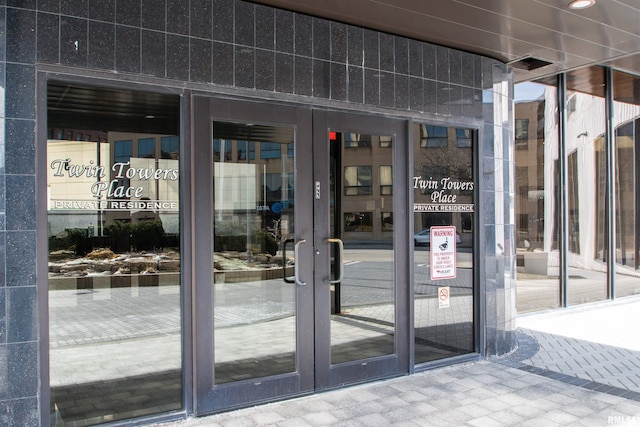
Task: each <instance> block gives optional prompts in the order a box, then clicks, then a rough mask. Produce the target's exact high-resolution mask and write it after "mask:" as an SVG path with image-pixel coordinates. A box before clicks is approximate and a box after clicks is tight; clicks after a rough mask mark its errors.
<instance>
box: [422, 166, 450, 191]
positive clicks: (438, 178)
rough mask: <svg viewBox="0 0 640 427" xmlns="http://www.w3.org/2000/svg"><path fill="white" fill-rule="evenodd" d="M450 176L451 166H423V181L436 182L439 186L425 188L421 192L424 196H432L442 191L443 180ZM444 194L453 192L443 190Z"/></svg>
mask: <svg viewBox="0 0 640 427" xmlns="http://www.w3.org/2000/svg"><path fill="white" fill-rule="evenodd" d="M448 176H449V166H433V165H422V179H425V180H429V181H433V182H436V183H437V184H438V185H437V186H427V188H423V189H421V190H420V192H421V193H422V194H431V193H433V192H434V191H440V183H441V182H442V178H446V177H448ZM443 191H444V194H449V193H451V190H446V189H445V190H443Z"/></svg>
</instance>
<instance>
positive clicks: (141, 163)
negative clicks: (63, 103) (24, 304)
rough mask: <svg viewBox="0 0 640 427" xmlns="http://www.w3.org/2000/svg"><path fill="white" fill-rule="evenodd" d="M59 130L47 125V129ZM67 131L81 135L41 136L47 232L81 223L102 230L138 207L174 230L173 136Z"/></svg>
mask: <svg viewBox="0 0 640 427" xmlns="http://www.w3.org/2000/svg"><path fill="white" fill-rule="evenodd" d="M64 132H65V131H64V130H57V129H50V132H49V133H50V135H64ZM73 135H85V136H87V138H86V139H75V140H66V139H65V140H58V139H50V140H48V142H47V157H48V165H49V167H48V170H47V173H48V201H47V202H48V208H49V213H50V216H49V218H50V221H49V233H50V234H51V235H55V234H58V233H60V232H62V231H64V229H65V228H79V229H82V228H86V229H87V230H91V233H92V234H93V235H98V236H102V235H103V231H104V228H105V227H107V226H108V225H110V224H112V223H113V222H115V221H119V222H130V221H131V218H132V216H135V215H137V216H139V213H140V212H144V211H153V212H155V213H156V214H157V215H159V217H160V218H161V220H162V221H163V224H166V225H165V231H166V232H168V233H173V234H178V232H179V226H178V218H177V211H178V200H179V198H178V197H179V173H178V171H179V164H178V158H179V151H178V149H179V139H178V137H177V136H173V135H149V134H135V133H123V132H84V133H82V134H81V133H79V132H76V133H75V134H69V135H68V136H72V137H73ZM87 139H88V140H87ZM127 202H129V203H127ZM134 202H137V203H134Z"/></svg>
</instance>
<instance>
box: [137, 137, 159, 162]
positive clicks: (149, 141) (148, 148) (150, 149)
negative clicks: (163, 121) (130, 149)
mask: <svg viewBox="0 0 640 427" xmlns="http://www.w3.org/2000/svg"><path fill="white" fill-rule="evenodd" d="M138 157H140V158H144V159H153V158H155V157H156V139H155V138H140V139H138Z"/></svg>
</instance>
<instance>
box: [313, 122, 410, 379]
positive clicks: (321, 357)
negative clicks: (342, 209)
mask: <svg viewBox="0 0 640 427" xmlns="http://www.w3.org/2000/svg"><path fill="white" fill-rule="evenodd" d="M409 126H410V120H407V119H402V118H389V117H384V116H379V115H373V114H363V113H356V112H344V111H326V110H317V109H316V110H314V111H313V130H314V134H313V140H314V142H313V151H314V182H315V183H316V185H318V183H319V185H320V189H321V190H322V189H324V190H322V191H321V197H320V199H317V198H315V199H314V247H315V249H316V251H315V254H316V255H315V262H316V269H315V277H314V283H315V288H314V292H315V295H314V296H315V320H316V325H317V326H316V342H315V366H316V374H315V379H316V390H323V389H330V388H335V387H339V386H342V385H345V384H349V383H358V382H364V381H368V380H372V379H380V378H384V377H391V376H397V375H402V374H408V373H409V372H410V354H411V351H412V348H413V343H412V340H411V335H410V334H411V328H410V325H409V322H410V310H411V307H410V304H409V302H410V300H411V289H410V283H411V280H410V279H411V277H410V273H411V263H410V258H411V257H410V256H409V251H410V246H411V245H410V241H409V240H408V239H409V236H411V234H410V233H409V227H410V220H411V218H410V212H409V210H408V206H409V186H408V185H402V183H404V182H406V179H407V177H409V169H408V168H409V161H408V149H407V147H408V146H409V140H408V137H409ZM330 130H335V131H346V130H348V131H351V132H359V133H364V134H370V135H371V134H372V135H390V134H391V135H392V136H393V137H394V140H393V146H392V149H393V151H392V152H393V182H394V191H393V207H394V209H393V214H394V229H393V241H394V276H393V277H394V283H395V292H394V298H395V313H394V314H395V316H394V319H395V327H396V329H395V335H394V342H395V354H393V355H387V356H381V357H376V358H372V359H364V360H357V361H353V362H347V363H342V364H338V365H331V342H330V329H329V328H330V312H331V299H330V298H331V297H330V292H329V290H328V286H329V284H328V283H327V282H326V281H327V279H328V278H329V274H330V272H329V271H328V270H327V269H328V266H329V265H330V250H329V246H328V244H327V243H326V242H325V239H327V238H331V237H335V236H330V235H329V233H330V223H329V217H330V214H331V212H330V203H329V185H330V182H329V169H330V165H329V161H330V154H329V151H330V147H329V131H330ZM395 219H397V220H395ZM336 220H339V219H336ZM320 266H326V267H325V268H321V267H320ZM402 284H406V285H404V286H403V285H402Z"/></svg>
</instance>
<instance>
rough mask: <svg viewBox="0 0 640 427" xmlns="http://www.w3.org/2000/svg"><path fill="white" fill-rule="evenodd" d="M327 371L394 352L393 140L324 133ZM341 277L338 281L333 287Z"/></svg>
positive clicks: (383, 137)
mask: <svg viewBox="0 0 640 427" xmlns="http://www.w3.org/2000/svg"><path fill="white" fill-rule="evenodd" d="M329 139H330V146H331V148H330V150H331V163H330V169H331V170H330V185H331V188H330V192H331V194H330V203H331V206H330V209H331V215H330V227H331V231H330V232H331V235H332V236H334V238H339V239H341V240H342V242H343V243H344V251H343V252H341V251H340V246H339V245H338V244H335V243H332V244H331V251H332V252H331V254H332V256H331V260H332V261H331V264H332V265H331V270H332V280H334V281H336V283H332V284H331V326H330V328H331V363H332V364H337V363H343V362H349V361H354V360H360V359H366V358H371V357H377V356H383V355H388V354H393V353H394V351H395V346H394V335H395V315H394V311H395V301H394V293H395V291H394V289H395V283H394V264H393V260H394V256H393V254H394V241H393V194H392V191H391V189H392V186H393V182H392V177H393V175H392V168H393V143H392V141H393V138H392V137H391V136H386V135H382V136H381V135H366V134H357V133H346V132H330V134H329ZM341 272H342V276H343V277H342V280H340V281H339V282H338V281H337V280H338V279H339V278H340V276H341Z"/></svg>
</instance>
